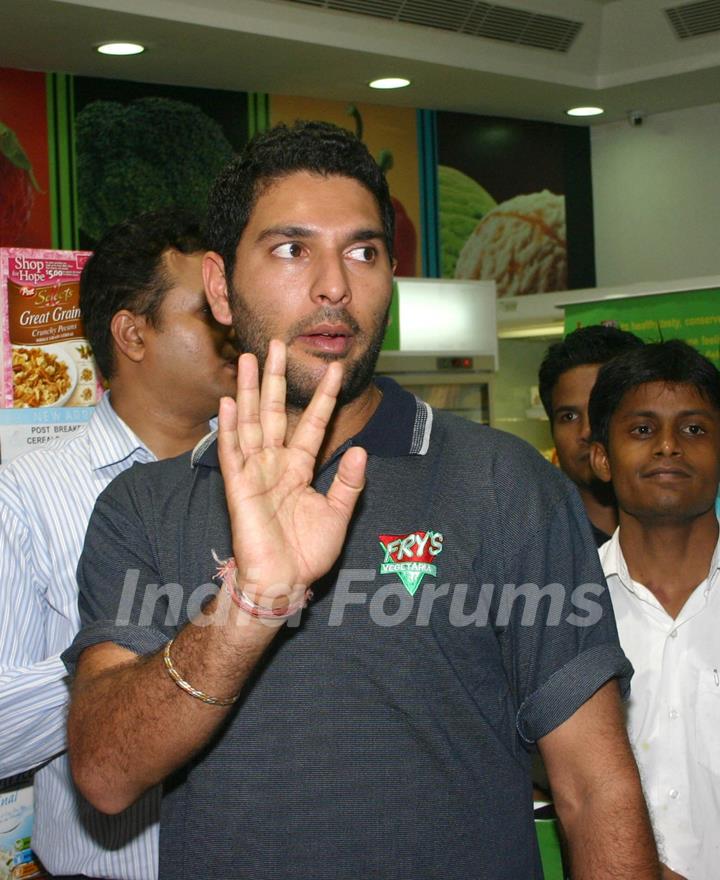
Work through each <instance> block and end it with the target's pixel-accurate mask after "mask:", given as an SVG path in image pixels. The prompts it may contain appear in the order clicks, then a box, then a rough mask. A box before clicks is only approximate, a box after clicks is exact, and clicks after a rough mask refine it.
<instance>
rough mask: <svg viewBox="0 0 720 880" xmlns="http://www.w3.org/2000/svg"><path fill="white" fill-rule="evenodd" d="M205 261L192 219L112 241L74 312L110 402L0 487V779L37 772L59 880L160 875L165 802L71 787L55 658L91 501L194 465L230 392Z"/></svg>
mask: <svg viewBox="0 0 720 880" xmlns="http://www.w3.org/2000/svg"><path fill="white" fill-rule="evenodd" d="M204 252H205V248H204V241H203V238H202V236H201V233H200V230H199V227H198V226H197V224H196V222H195V220H194V218H192V217H190V216H189V215H187V214H186V213H185V212H179V211H175V210H172V211H170V210H168V211H162V212H153V213H150V212H148V213H146V214H143V215H141V216H140V217H138V218H136V219H135V220H132V221H128V222H125V223H121V224H119V225H118V226H116V227H114V228H113V229H112V230H110V232H108V234H107V235H106V236H105V238H104V239H103V240H102V241H101V242H100V244H99V245H98V247H97V249H96V251H95V253H94V255H93V256H92V257H91V258H90V260H89V261H88V263H87V265H86V266H85V268H84V270H83V274H82V279H81V284H80V305H81V310H82V314H83V319H84V323H85V329H86V333H87V337H88V339H89V341H90V344H91V346H92V348H93V352H94V354H95V358H96V361H97V363H98V366H99V368H100V370H101V372H102V373H103V375H104V376H105V377H106V379H107V382H108V386H109V389H110V393H109V394H106V395H105V396H104V397H103V399H102V401H101V402H100V404H99V406H98V407H97V409H96V411H95V413H94V414H93V416H92V418H91V420H90V421H89V423H88V425H87V427H85V428H83V429H82V430H80V431H78V432H77V433H76V434H74V435H73V436H72V438H70V439H68V440H67V441H59V442H56V443H52V444H48V445H47V446H46V447H44V448H43V449H42V450H39V451H37V452H32V453H29V454H27V455H24V456H21V457H20V458H18V459H16V460H15V461H13V462H11V463H10V464H9V465H7V466H6V467H5V468H3V469H2V471H0V717H1V718H2V737H1V742H0V778H4V777H8V776H13V775H15V774H18V773H21V772H24V771H26V770H29V769H32V768H34V767H37V766H39V765H42V764H44V765H45V766H43V767H42V768H41V769H40V770H38V772H37V773H36V775H35V813H36V816H35V831H34V834H33V846H34V849H35V850H36V852H37V853H38V855H39V856H40V858H41V859H42V860H43V862H44V864H45V866H46V868H47V869H48V870H50V871H52V872H53V874H54V875H56V876H57V875H84V876H91V877H97V878H110V877H111V878H119V880H151V878H152V877H154V876H156V874H157V819H158V804H159V795H158V793H157V792H151V793H150V794H149V795H148V796H147V797H145V798H144V799H142V800H141V801H140V802H138V804H136V805H134V806H133V807H132V808H130V809H129V810H127V811H125V812H124V813H122V814H121V815H120V816H116V817H107V816H102V815H100V814H99V813H97V812H96V811H95V810H93V809H92V808H91V807H90V805H89V804H88V803H87V802H86V801H84V799H83V798H82V797H81V796H80V795H79V794H78V793H77V792H76V790H75V788H74V786H73V785H72V783H71V781H70V776H69V769H68V764H67V758H66V755H65V754H64V750H65V740H66V733H65V721H66V714H67V703H68V687H67V675H66V672H65V668H64V666H63V664H62V662H61V661H60V654H61V653H62V651H63V650H64V649H65V648H66V647H67V646H68V645H69V644H70V643H71V642H72V640H73V637H74V635H75V633H76V632H77V630H78V627H79V617H78V610H77V584H76V580H75V569H76V566H77V561H78V558H79V556H80V551H81V549H82V544H83V539H84V536H85V530H86V527H87V522H88V519H89V517H90V513H91V512H92V508H93V506H94V504H95V499H96V497H97V496H98V494H99V493H100V492H101V491H102V490H103V489H104V488H105V486H107V484H108V483H109V482H110V481H111V480H112V479H113V478H114V477H115V476H117V475H118V474H119V473H121V472H122V471H124V470H125V469H126V468H128V467H130V466H131V465H132V464H134V463H136V462H141V463H142V462H148V461H155V460H156V459H162V458H170V457H173V456H175V455H179V454H180V453H182V452H185V451H187V450H188V449H191V448H192V447H193V446H194V445H195V444H196V443H197V442H198V441H199V440H200V439H201V438H202V437H203V435H205V434H206V433H207V431H208V421H209V420H210V419H211V418H212V417H213V416H214V415H215V413H216V411H217V405H218V400H219V398H220V397H221V396H222V395H227V394H232V393H233V392H234V388H235V376H236V362H235V358H236V352H235V348H234V346H233V345H232V343H231V341H230V339H229V337H228V332H227V328H225V327H223V326H221V325H220V324H218V323H217V322H216V321H215V319H214V318H213V316H212V313H211V312H210V309H209V307H208V305H207V301H206V299H205V293H204V288H203V281H202V269H201V265H202V257H203V254H204ZM46 762H49V763H46Z"/></svg>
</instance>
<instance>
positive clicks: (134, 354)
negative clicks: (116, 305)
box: [110, 309, 147, 364]
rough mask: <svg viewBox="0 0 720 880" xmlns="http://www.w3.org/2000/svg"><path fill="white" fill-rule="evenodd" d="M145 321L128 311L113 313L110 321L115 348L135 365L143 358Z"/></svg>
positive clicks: (140, 316) (142, 316)
mask: <svg viewBox="0 0 720 880" xmlns="http://www.w3.org/2000/svg"><path fill="white" fill-rule="evenodd" d="M146 327H147V319H146V318H145V316H144V315H136V314H135V313H134V312H131V311H129V310H128V309H120V311H119V312H115V314H114V315H113V316H112V319H111V321H110V333H111V334H112V338H113V341H114V343H115V348H116V349H117V351H118V353H119V354H120V355H124V356H125V357H126V358H128V359H129V360H131V361H132V362H133V363H135V364H139V363H140V362H141V361H142V360H143V358H144V357H145V328H146Z"/></svg>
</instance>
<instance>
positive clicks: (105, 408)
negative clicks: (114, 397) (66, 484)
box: [87, 392, 156, 470]
mask: <svg viewBox="0 0 720 880" xmlns="http://www.w3.org/2000/svg"><path fill="white" fill-rule="evenodd" d="M87 436H88V443H89V447H90V462H91V464H92V467H93V469H94V470H99V469H101V468H105V467H109V466H110V465H114V464H118V463H119V462H122V461H127V459H129V458H132V457H133V456H134V457H135V458H136V460H137V461H143V462H145V461H155V460H156V459H155V456H154V455H153V453H152V452H150V450H149V449H148V448H147V447H146V446H145V445H144V444H143V443H142V441H141V440H139V439H138V437H137V436H136V435H135V434H134V433H133V432H132V431H131V430H130V428H129V427H128V426H127V425H126V424H125V422H123V420H122V419H121V418H120V416H119V415H118V414H117V413H116V412H115V410H114V409H113V408H112V406H111V405H110V394H109V392H106V393H105V394H103V396H102V397H101V398H100V403H99V404H98V405H97V407H96V408H95V412H94V413H93V415H92V418H91V419H90V422H89V423H88V431H87Z"/></svg>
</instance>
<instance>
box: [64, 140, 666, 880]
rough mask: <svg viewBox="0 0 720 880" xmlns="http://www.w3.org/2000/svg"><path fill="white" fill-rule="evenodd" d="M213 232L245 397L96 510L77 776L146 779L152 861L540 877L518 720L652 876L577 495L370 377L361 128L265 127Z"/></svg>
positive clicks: (197, 869) (546, 472)
mask: <svg viewBox="0 0 720 880" xmlns="http://www.w3.org/2000/svg"><path fill="white" fill-rule="evenodd" d="M209 234H210V236H211V240H212V243H213V247H214V253H211V254H210V255H208V256H207V258H206V265H205V269H206V289H207V293H208V298H209V301H210V302H211V305H212V308H213V312H214V314H215V316H216V318H217V319H218V320H219V321H220V322H221V323H225V324H229V323H231V322H233V323H234V325H235V328H236V331H237V333H238V336H239V339H238V343H239V347H240V349H241V350H242V351H244V352H246V353H245V354H243V356H242V357H241V358H240V361H239V368H238V391H237V399H236V401H233V400H231V399H228V398H225V399H224V400H223V401H222V405H221V410H220V427H219V431H218V434H217V437H215V436H210V437H208V438H207V440H206V441H204V442H202V443H201V444H199V446H198V447H196V449H195V451H194V452H193V454H192V455H190V456H184V457H180V458H178V459H175V460H174V461H173V462H170V463H168V464H166V465H165V466H158V467H152V468H145V469H143V471H142V472H139V471H138V470H137V469H136V470H135V471H130V472H128V473H127V474H126V476H125V477H124V478H123V479H121V480H119V481H116V482H115V483H114V484H113V486H112V487H111V488H110V489H109V490H108V491H107V492H106V493H105V494H104V495H103V497H102V498H101V499H100V500H99V502H98V506H97V507H96V511H95V515H94V517H93V523H92V525H91V528H90V531H89V533H88V538H87V541H86V545H85V550H84V554H83V559H82V561H81V563H80V565H79V568H78V578H79V583H80V586H81V611H82V615H83V620H84V622H85V628H84V629H83V631H82V633H81V634H80V635H79V636H78V638H77V639H76V641H75V643H74V644H73V646H72V648H71V649H70V650H69V651H68V652H66V655H65V659H66V662H67V663H68V666H69V667H70V668H72V667H73V666H74V664H75V663H77V671H76V681H75V689H74V692H75V699H74V703H73V708H72V710H71V716H70V721H69V739H70V749H71V756H72V764H73V771H74V774H75V779H76V782H77V784H78V786H79V787H80V789H81V791H82V792H83V793H84V794H85V795H86V796H87V797H88V798H89V799H90V800H91V801H92V802H93V803H94V804H96V805H97V806H98V807H99V808H101V809H103V810H106V811H107V812H118V811H121V810H123V809H125V808H126V807H127V805H128V804H130V803H132V802H133V801H134V800H135V798H137V797H138V796H139V795H140V793H141V792H142V791H144V790H145V789H146V788H147V787H148V786H151V785H154V784H157V783H159V782H163V783H164V799H163V815H162V823H161V829H162V830H161V841H160V850H161V852H160V877H161V878H163V880H165V878H168V880H169V878H172V880H182V878H185V877H187V878H190V877H195V876H207V877H209V876H217V877H237V878H241V877H248V878H254V880H260V878H268V880H270V878H278V877H282V878H284V880H308V878H310V877H312V878H313V880H350V878H353V880H355V878H358V877H363V878H387V880H391V878H392V880H407V878H410V877H412V878H413V880H430V878H437V877H440V876H442V877H443V878H448V880H460V878H463V880H465V878H468V877H488V878H490V877H492V878H493V880H517V878H519V877H522V878H527V880H530V878H536V880H539V878H540V877H541V876H542V871H541V867H540V862H539V857H538V852H537V845H536V841H535V835H534V829H533V824H532V797H531V783H530V773H529V763H530V761H529V751H531V750H532V749H533V748H534V747H535V744H537V746H538V747H539V748H540V751H541V752H542V754H543V757H544V759H545V761H546V764H547V767H548V771H549V774H550V778H551V782H552V785H553V788H554V790H555V796H556V802H557V807H558V813H559V814H560V817H561V819H562V821H563V823H564V825H565V828H566V831H567V834H568V837H569V840H570V849H571V857H572V860H573V869H574V871H575V876H576V877H577V878H596V877H610V876H613V877H616V878H625V880H630V878H632V880H650V878H657V877H658V865H657V859H656V854H655V851H654V845H653V842H652V835H651V831H650V827H649V822H648V818H647V814H646V809H645V805H644V801H643V798H642V793H641V789H640V784H639V778H638V774H637V769H636V766H635V763H634V760H633V757H632V753H631V751H630V749H629V745H628V742H627V738H626V734H625V732H624V723H623V718H622V711H621V706H620V700H619V695H620V693H621V692H626V691H627V679H628V677H629V674H630V667H629V664H628V663H627V660H626V659H625V657H624V655H623V654H622V652H621V651H620V649H619V646H618V643H617V634H616V631H615V626H614V621H613V618H612V615H611V613H610V605H609V601H608V597H607V591H606V590H605V589H604V588H603V587H602V586H600V584H601V583H602V574H601V572H600V569H599V564H598V560H597V557H596V554H595V553H594V552H589V550H588V545H589V544H590V532H589V529H588V525H587V521H586V519H585V517H584V514H583V511H582V507H581V505H580V503H579V499H578V498H577V494H576V493H575V491H574V489H573V488H572V486H571V485H570V484H569V483H568V481H567V480H565V479H564V478H563V477H562V475H560V474H559V473H558V472H557V471H556V470H555V469H553V468H552V467H550V466H549V465H547V464H546V463H544V462H543V461H542V459H541V458H540V457H539V456H538V455H537V454H536V453H535V452H534V451H533V450H531V449H530V448H529V447H528V446H527V445H526V444H523V443H522V442H520V441H518V440H516V439H515V438H511V437H509V436H508V435H503V434H500V433H498V432H495V431H491V430H490V429H487V428H483V427H480V426H477V425H474V424H472V423H470V422H467V421H464V420H462V419H458V418H456V417H454V416H452V415H449V414H445V413H438V412H433V411H432V410H431V409H430V408H429V407H428V406H427V405H426V404H423V403H422V402H420V401H418V400H416V399H415V398H414V397H413V396H412V395H410V394H408V393H407V392H405V391H403V390H402V389H400V388H399V387H398V386H397V385H396V384H395V383H393V382H391V381H389V380H384V381H383V380H381V381H378V382H374V381H373V379H372V374H373V369H374V364H375V359H376V356H377V352H378V349H379V346H380V343H381V340H382V336H383V331H384V328H385V325H386V321H387V314H388V308H389V304H390V296H391V283H392V266H393V261H392V240H393V213H392V203H391V201H390V198H389V193H388V189H387V184H386V182H385V180H384V178H383V176H382V173H381V172H380V170H379V169H378V167H377V165H376V164H375V163H374V161H373V160H372V158H371V157H370V155H369V153H368V152H367V150H366V148H365V147H364V146H363V145H362V144H361V143H360V142H359V141H358V140H357V139H356V138H354V137H353V136H352V135H350V134H349V133H348V132H346V131H344V130H342V129H338V128H336V127H334V126H331V125H327V124H323V123H299V124H298V125H297V126H296V127H294V128H292V129H287V128H285V127H278V128H276V129H273V130H271V131H270V132H267V133H265V134H263V135H260V136H258V138H256V139H255V140H254V141H253V142H252V143H251V145H250V146H249V147H248V149H247V150H246V152H245V153H244V154H243V156H241V157H239V158H238V159H237V160H235V161H234V162H233V163H232V164H231V165H230V166H229V167H228V169H226V171H225V172H224V173H223V174H222V175H221V176H220V178H219V180H218V182H217V183H216V186H215V188H214V191H213V194H212V196H211V199H210V207H209ZM258 366H259V367H260V369H258ZM520 493H522V501H523V503H522V504H518V496H519V494H520ZM591 549H592V548H590V550H591ZM216 566H219V571H217V572H215V569H216ZM214 573H215V574H216V578H217V579H218V580H219V581H221V582H222V587H221V588H220V589H219V590H218V588H217V587H216V586H214V585H213V583H212V578H213V574H214ZM310 587H312V590H313V593H314V595H311V594H310ZM518 598H522V602H518V601H515V600H516V599H518ZM548 600H549V601H548Z"/></svg>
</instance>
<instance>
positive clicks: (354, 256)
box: [347, 244, 377, 263]
mask: <svg viewBox="0 0 720 880" xmlns="http://www.w3.org/2000/svg"><path fill="white" fill-rule="evenodd" d="M347 255H348V257H350V259H351V260H358V261H359V262H360V263H372V262H373V261H374V260H375V258H376V257H377V248H375V247H372V246H371V245H367V244H366V245H363V246H362V247H354V248H352V250H349V251H348V253H347Z"/></svg>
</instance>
